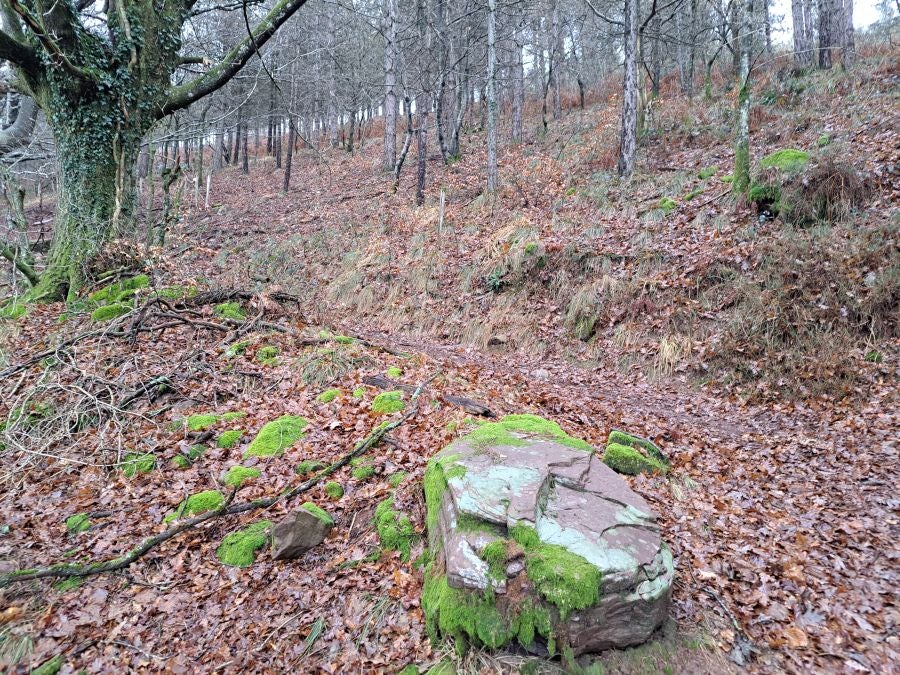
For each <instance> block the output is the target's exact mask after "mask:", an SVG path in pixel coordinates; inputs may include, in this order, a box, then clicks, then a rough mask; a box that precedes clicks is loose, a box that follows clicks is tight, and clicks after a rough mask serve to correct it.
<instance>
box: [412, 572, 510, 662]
mask: <svg viewBox="0 0 900 675" xmlns="http://www.w3.org/2000/svg"><path fill="white" fill-rule="evenodd" d="M422 611H423V612H424V613H425V620H426V625H427V627H428V632H429V634H430V635H431V636H432V637H433V638H435V639H436V638H437V636H438V634H442V635H448V636H452V637H453V638H455V639H456V640H458V641H460V643H461V644H463V645H464V644H465V642H466V641H467V640H468V641H471V642H473V643H475V644H476V645H484V646H485V647H488V648H489V649H497V648H499V647H501V646H503V645H504V644H506V643H507V642H509V640H510V639H511V638H512V637H513V636H514V635H515V633H514V632H513V630H512V628H511V626H510V625H509V624H508V623H507V621H506V619H505V618H504V617H503V615H502V614H501V613H500V611H499V610H498V609H497V607H496V606H495V605H494V601H493V599H492V598H488V597H485V596H484V595H483V594H479V593H471V592H467V591H463V590H459V589H456V588H452V587H451V586H450V585H449V584H448V583H447V577H446V576H444V575H443V574H440V573H437V572H436V571H435V569H434V563H429V565H428V567H427V568H426V570H425V585H424V587H423V589H422Z"/></svg>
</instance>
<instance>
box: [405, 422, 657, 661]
mask: <svg viewBox="0 0 900 675" xmlns="http://www.w3.org/2000/svg"><path fill="white" fill-rule="evenodd" d="M425 498H426V503H427V507H428V517H427V519H428V537H429V546H430V551H431V562H430V563H429V564H428V566H427V568H426V578H425V587H424V590H423V596H422V608H423V610H424V611H425V615H426V619H427V621H428V627H429V631H430V632H431V634H432V635H433V636H435V637H437V636H452V637H454V638H455V639H456V640H457V642H458V643H459V642H462V643H465V642H469V643H472V644H475V645H481V646H486V647H490V648H497V647H500V646H502V645H504V644H507V643H510V642H512V641H518V642H520V643H521V644H522V645H523V646H524V647H525V648H527V649H531V650H534V651H537V652H542V651H543V648H546V649H547V650H548V651H550V652H551V653H554V652H561V651H562V650H563V649H569V648H570V649H572V650H573V652H574V653H575V654H576V655H578V654H582V653H586V652H596V651H600V650H603V649H608V648H611V647H627V646H630V645H636V644H640V643H642V642H645V641H646V640H647V639H648V638H649V637H650V635H651V634H652V633H653V631H654V630H655V629H656V628H657V627H658V626H659V625H660V624H662V623H663V621H664V620H665V618H666V615H667V612H668V606H669V602H670V598H671V589H672V579H673V576H674V568H673V563H672V554H671V553H670V552H669V549H668V547H667V546H666V545H665V543H664V542H663V541H662V539H661V538H660V532H659V526H658V524H657V521H656V517H655V516H654V514H653V513H652V511H651V510H650V508H649V506H648V505H647V503H646V502H645V501H644V500H643V499H642V498H641V497H640V496H638V495H637V494H635V493H634V492H633V491H632V490H631V489H630V488H629V487H628V485H627V484H626V483H625V482H624V481H623V480H622V479H621V478H620V477H619V476H618V475H617V474H616V473H615V472H614V471H612V470H611V469H610V468H609V467H607V466H606V465H604V464H603V462H601V461H600V459H599V458H598V457H597V456H596V455H595V454H594V449H593V448H592V447H591V446H590V445H589V444H587V443H585V442H584V441H581V440H579V439H576V438H573V437H571V436H568V435H567V434H565V432H563V430H562V429H561V428H560V427H559V426H558V425H557V424H555V423H553V422H549V421H547V420H543V419H541V418H539V417H535V416H533V415H509V416H507V417H505V418H503V419H502V420H500V421H499V422H494V423H487V424H482V425H480V426H479V427H477V428H476V429H475V430H474V431H473V432H472V433H470V434H468V435H467V436H464V437H462V438H460V439H458V440H457V441H456V442H454V443H453V444H452V445H450V446H449V447H447V448H445V449H444V450H443V451H441V452H440V453H438V454H437V455H436V456H435V457H434V458H432V460H431V461H430V462H429V465H428V469H427V471H426V475H425Z"/></svg>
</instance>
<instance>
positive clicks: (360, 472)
mask: <svg viewBox="0 0 900 675" xmlns="http://www.w3.org/2000/svg"><path fill="white" fill-rule="evenodd" d="M350 475H351V476H353V477H354V478H356V479H357V480H367V479H369V478H371V477H372V476H374V475H375V467H372V466H358V467H356V468H355V469H353V471H351V472H350Z"/></svg>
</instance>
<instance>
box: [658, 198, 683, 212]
mask: <svg viewBox="0 0 900 675" xmlns="http://www.w3.org/2000/svg"><path fill="white" fill-rule="evenodd" d="M677 206H678V203H677V202H676V201H675V200H674V199H672V198H671V197H663V198H662V199H660V200H659V203H657V205H656V208H658V209H659V210H660V211H663V212H664V213H670V212H672V211H674V210H675V208H676V207H677Z"/></svg>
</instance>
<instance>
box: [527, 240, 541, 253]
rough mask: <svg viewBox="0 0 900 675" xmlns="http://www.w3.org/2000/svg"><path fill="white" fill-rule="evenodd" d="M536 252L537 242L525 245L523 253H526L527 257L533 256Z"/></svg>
mask: <svg viewBox="0 0 900 675" xmlns="http://www.w3.org/2000/svg"><path fill="white" fill-rule="evenodd" d="M537 250H538V244H537V242H534V241H529V242H528V243H527V244H525V248H524V251H525V253H527V254H528V255H531V254H533V253H534V252H535V251H537Z"/></svg>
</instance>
